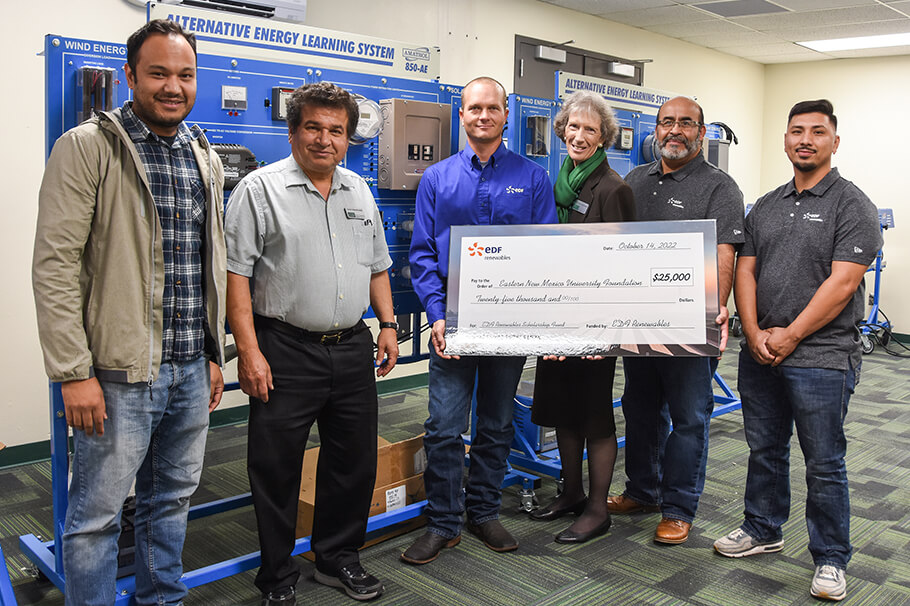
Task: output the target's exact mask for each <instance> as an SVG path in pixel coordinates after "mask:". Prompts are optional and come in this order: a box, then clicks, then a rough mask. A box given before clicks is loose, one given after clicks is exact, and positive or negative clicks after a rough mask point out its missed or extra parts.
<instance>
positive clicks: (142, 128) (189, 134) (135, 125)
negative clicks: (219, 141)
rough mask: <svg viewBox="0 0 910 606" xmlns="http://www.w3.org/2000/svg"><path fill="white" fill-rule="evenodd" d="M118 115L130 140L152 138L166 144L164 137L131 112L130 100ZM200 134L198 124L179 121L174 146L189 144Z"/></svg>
mask: <svg viewBox="0 0 910 606" xmlns="http://www.w3.org/2000/svg"><path fill="white" fill-rule="evenodd" d="M120 116H121V119H122V120H123V128H125V129H126V132H127V134H128V135H129V136H130V140H132V141H133V142H136V143H139V142H141V141H147V140H148V139H152V140H153V141H159V142H160V143H162V144H163V145H167V142H166V141H164V139H162V138H161V137H159V136H158V135H157V134H155V133H154V132H152V131H151V129H149V127H148V126H147V125H146V124H145V122H143V121H142V120H141V119H140V118H139V116H137V115H136V114H135V113H134V112H133V102H132V101H127V102H125V103H124V104H123V109H122V110H121V112H120ZM200 135H202V129H201V128H199V125H198V124H194V125H193V127H192V128H190V127H188V126H187V125H186V122H184V121H181V122H180V124H178V125H177V138H176V139H174V146H176V147H183V146H184V145H189V144H190V142H191V141H194V140H196V139H197V138H199V136H200ZM168 147H170V146H168Z"/></svg>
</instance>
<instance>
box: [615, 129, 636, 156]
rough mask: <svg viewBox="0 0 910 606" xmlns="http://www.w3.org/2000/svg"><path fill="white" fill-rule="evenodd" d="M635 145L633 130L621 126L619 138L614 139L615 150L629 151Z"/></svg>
mask: <svg viewBox="0 0 910 606" xmlns="http://www.w3.org/2000/svg"><path fill="white" fill-rule="evenodd" d="M634 145H635V129H634V128H629V127H627V126H623V127H621V128H620V129H619V136H618V137H616V144H615V145H614V147H615V148H616V149H622V150H630V149H632V147H633V146H634Z"/></svg>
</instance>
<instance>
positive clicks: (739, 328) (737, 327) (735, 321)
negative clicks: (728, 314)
mask: <svg viewBox="0 0 910 606" xmlns="http://www.w3.org/2000/svg"><path fill="white" fill-rule="evenodd" d="M730 334H731V335H732V336H734V337H736V338H737V339H738V338H739V337H741V336H743V325H742V323H741V322H740V321H739V316H733V317H732V318H730Z"/></svg>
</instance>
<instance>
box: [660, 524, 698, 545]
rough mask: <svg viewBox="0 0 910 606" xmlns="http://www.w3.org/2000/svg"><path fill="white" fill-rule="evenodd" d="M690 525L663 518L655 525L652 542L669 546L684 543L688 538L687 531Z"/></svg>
mask: <svg viewBox="0 0 910 606" xmlns="http://www.w3.org/2000/svg"><path fill="white" fill-rule="evenodd" d="M690 528H692V524H690V523H689V522H683V521H682V520H674V519H672V518H663V519H661V521H660V524H658V525H657V531H656V532H655V533H654V541H655V542H657V543H668V544H670V545H679V544H680V543H685V542H686V539H688V538H689V529H690Z"/></svg>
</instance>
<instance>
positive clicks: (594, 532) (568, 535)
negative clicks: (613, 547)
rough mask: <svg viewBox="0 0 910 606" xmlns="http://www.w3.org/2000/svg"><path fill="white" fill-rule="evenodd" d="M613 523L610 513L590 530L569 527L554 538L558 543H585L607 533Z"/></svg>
mask: <svg viewBox="0 0 910 606" xmlns="http://www.w3.org/2000/svg"><path fill="white" fill-rule="evenodd" d="M612 523H613V520H612V519H610V515H609V514H607V519H606V520H604V521H603V522H601V523H600V525H599V526H596V527H594V528H593V529H591V530H589V531H588V532H572V531H571V530H569V529H568V528H566V529H565V530H563V531H562V532H560V533H559V534H558V535H556V538H555V539H553V540H554V541H556V542H557V543H584V542H585V541H590V540H591V539H593V538H595V537H599V536H601V535H604V534H607V531H608V530H610V524H612Z"/></svg>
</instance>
